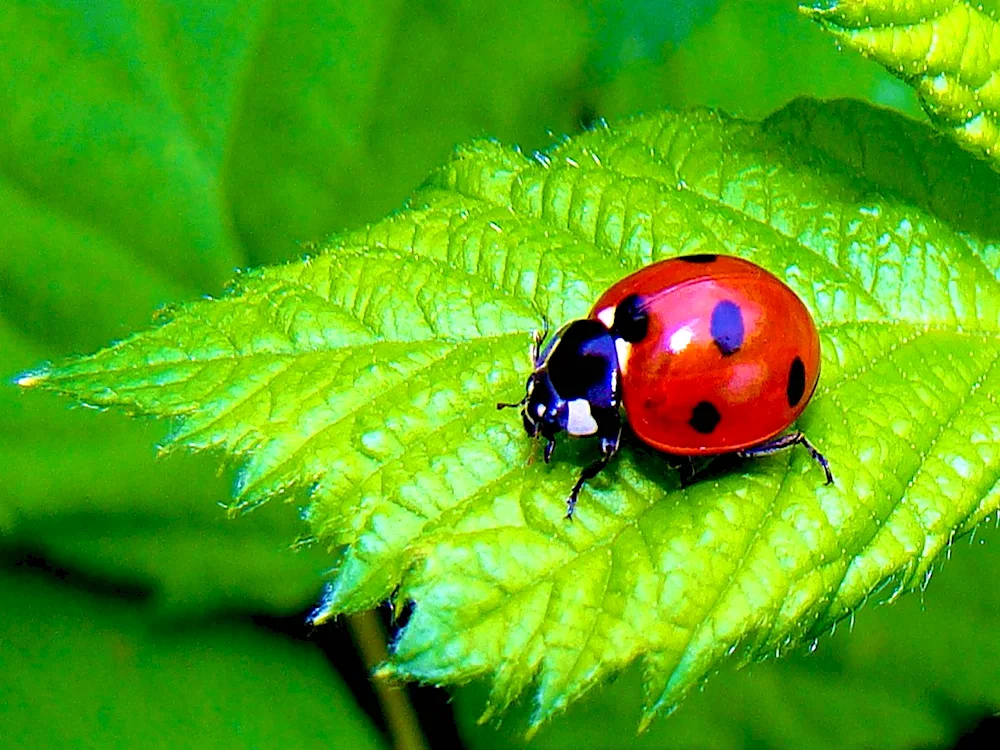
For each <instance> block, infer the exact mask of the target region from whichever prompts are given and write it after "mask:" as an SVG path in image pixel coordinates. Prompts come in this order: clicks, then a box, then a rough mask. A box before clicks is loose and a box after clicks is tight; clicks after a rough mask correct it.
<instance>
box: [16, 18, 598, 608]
mask: <svg viewBox="0 0 1000 750" xmlns="http://www.w3.org/2000/svg"><path fill="white" fill-rule="evenodd" d="M40 7H41V6H40V5H39V3H37V2H31V1H29V0H9V1H8V2H5V3H4V4H3V11H2V12H0V47H2V48H3V50H4V54H3V55H0V77H2V79H3V81H4V85H3V86H2V87H0V111H2V112H3V117H0V225H2V227H3V240H2V246H0V477H2V479H3V481H2V482H0V531H2V533H3V542H4V546H6V547H15V548H17V549H19V550H20V549H30V550H32V551H33V552H35V553H39V554H44V555H45V556H46V559H48V560H50V561H51V562H52V563H53V564H56V565H59V566H63V567H66V566H69V567H72V568H74V569H76V570H81V571H86V572H87V573H88V574H90V575H94V576H97V577H102V578H107V579H110V580H113V581H116V582H121V583H123V584H127V585H129V586H137V587H141V588H143V589H145V590H149V591H150V592H151V593H153V594H154V596H153V598H152V599H151V602H152V603H153V604H154V605H155V606H163V607H174V608H186V609H188V610H189V611H190V610H198V611H199V612H201V613H202V614H203V613H204V612H206V611H209V610H214V609H219V608H224V609H227V610H233V609H236V610H246V609H254V610H256V611H267V612H290V611H298V610H301V609H302V608H304V607H307V606H309V605H310V604H311V603H313V602H314V601H315V599H316V597H317V596H318V595H319V590H320V588H321V585H322V583H321V574H322V571H324V570H325V569H326V568H327V567H328V566H329V558H328V556H327V555H326V554H325V552H324V551H323V550H320V549H318V548H317V549H313V550H302V551H299V552H293V551H292V550H290V549H289V546H290V543H291V541H292V540H294V539H295V538H296V537H299V536H307V535H309V533H310V532H309V529H308V526H307V525H306V524H305V523H304V522H303V521H301V520H300V519H299V518H298V514H297V509H296V508H294V507H291V506H280V505H278V504H275V506H274V507H272V508H268V509H267V510H266V511H264V512H263V513H257V514H254V515H253V516H250V517H248V518H246V519H245V520H243V521H242V522H241V523H239V524H234V523H231V522H229V520H228V519H226V518H225V516H224V514H223V513H221V512H220V511H219V508H218V507H217V506H218V504H219V503H225V502H226V501H227V500H228V498H229V496H230V490H231V487H230V484H231V482H230V477H229V476H228V475H223V476H219V474H220V472H219V471H218V467H217V464H216V462H213V461H212V460H211V459H209V458H208V457H199V458H191V457H189V456H178V457H176V458H174V459H172V460H171V461H170V462H169V463H168V464H167V465H166V466H163V465H158V464H157V463H156V462H155V460H154V454H155V451H154V449H153V447H152V446H153V444H154V443H155V442H156V440H157V439H158V438H159V437H160V436H161V433H160V432H157V429H158V428H157V426H155V425H152V426H151V425H139V424H137V423H135V422H131V421H129V420H126V419H124V418H121V417H119V416H117V415H116V416H114V417H112V416H108V417H105V418H103V419H100V420H97V419H94V418H93V417H92V415H90V414H89V413H87V412H86V411H84V410H80V409H77V410H70V409H67V408H65V405H64V404H62V403H57V402H53V401H52V400H51V399H46V398H44V397H42V398H40V397H38V396H37V395H35V394H27V395H26V394H21V393H18V392H17V389H15V388H13V387H11V386H10V381H11V380H12V379H13V377H14V376H15V374H16V373H17V372H20V371H23V370H24V369H26V368H28V367H31V366H32V365H34V364H36V363H37V362H39V361H41V360H44V359H54V358H59V357H62V356H65V355H66V354H70V353H73V352H81V351H91V350H93V349H95V348H97V347H98V346H101V345H103V344H104V343H105V342H107V341H109V340H116V339H120V338H122V337H124V336H125V335H126V334H127V333H129V332H130V331H133V330H136V329H137V328H139V327H141V326H144V325H145V324H146V323H147V321H148V320H149V316H150V313H151V311H152V310H154V309H156V308H157V307H160V306H161V305H163V304H164V303H166V302H168V301H171V300H181V299H191V298H194V297H196V295H198V294H206V293H207V294H216V293H217V292H218V291H220V290H221V289H222V288H223V285H224V282H225V280H226V279H227V278H229V277H230V276H231V275H232V273H233V269H234V268H235V267H238V266H244V265H254V264H260V263H263V262H273V261H275V260H276V259H285V258H289V257H298V256H300V255H301V253H302V252H303V250H302V244H301V243H302V242H303V241H305V240H309V239H313V238H316V237H322V236H326V235H328V234H329V233H330V232H332V231H334V230H335V229H338V228H340V227H342V226H344V224H345V223H347V222H357V221H359V220H361V219H364V218H370V217H377V216H381V215H382V214H384V213H385V211H387V210H389V209H390V208H391V207H394V206H396V205H398V204H399V202H400V201H401V200H402V198H403V197H404V196H405V195H406V194H407V193H408V192H410V191H411V190H412V189H413V186H414V185H416V184H417V183H418V182H419V180H420V179H422V178H423V177H424V176H425V175H426V174H427V172H428V170H429V169H430V168H431V167H432V166H434V165H436V164H438V163H440V162H441V161H442V160H443V159H445V158H446V156H447V154H448V151H449V149H451V147H452V146H453V144H454V143H455V142H456V141H459V140H462V139H466V138H469V137H471V136H472V135H474V134H477V133H482V132H490V133H495V134H497V135H500V136H502V137H504V138H506V139H511V140H521V141H525V142H529V143H538V142H541V141H543V140H547V138H548V136H546V135H545V130H546V128H548V127H554V128H558V129H565V128H569V127H572V125H573V123H574V122H575V121H576V116H577V115H576V113H577V106H578V105H577V102H576V98H575V95H574V91H575V89H574V81H575V80H576V78H577V75H578V74H577V69H578V67H579V62H580V60H581V59H582V57H583V55H584V54H585V52H586V50H585V40H584V37H583V29H584V26H585V19H583V18H582V12H581V11H580V10H579V9H577V8H576V7H575V4H574V3H570V2H566V1H565V0H553V2H546V3H542V4H539V3H536V2H533V0H530V1H529V0H518V1H515V2H508V3H502V4H492V5H489V6H488V7H478V6H476V5H475V4H469V3H464V2H443V3H433V4H431V5H428V4H425V3H402V2H394V3H372V2H364V1H362V2H352V3H344V2H341V1H340V0H306V2H297V3H292V4H289V3H270V4H265V3H256V2H246V0H221V1H218V0H171V1H170V2H164V1H157V0H152V1H149V2H143V3H139V4H137V3H134V2H122V0H88V2H86V3H72V2H57V3H50V4H46V5H45V7H44V12H43V11H42V10H40ZM386 165H391V168H390V169H386V168H385V166H386ZM359 217H360V219H359Z"/></svg>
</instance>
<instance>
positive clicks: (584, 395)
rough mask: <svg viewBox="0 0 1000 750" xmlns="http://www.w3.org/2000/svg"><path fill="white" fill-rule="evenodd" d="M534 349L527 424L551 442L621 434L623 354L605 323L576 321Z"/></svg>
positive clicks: (526, 400)
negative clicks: (568, 437)
mask: <svg viewBox="0 0 1000 750" xmlns="http://www.w3.org/2000/svg"><path fill="white" fill-rule="evenodd" d="M540 343H541V342H540V341H536V344H535V346H534V347H533V348H532V360H533V361H532V364H533V366H534V372H532V373H531V376H530V377H529V378H528V382H527V384H526V386H525V394H524V398H523V399H522V400H521V401H520V402H519V403H517V404H502V405H500V406H520V407H521V417H522V419H523V421H524V429H525V431H526V432H527V433H528V435H530V436H531V437H537V436H539V435H541V436H542V437H544V438H546V439H547V440H549V441H550V442H551V441H552V439H553V438H554V437H555V435H556V434H557V433H559V432H561V431H563V430H565V431H566V432H568V433H569V434H570V435H575V436H578V437H579V436H584V435H598V434H600V435H602V436H603V435H604V434H605V433H607V432H609V431H613V432H614V433H615V434H617V432H618V430H619V427H620V417H619V415H618V404H619V402H620V394H619V377H618V354H617V352H616V350H615V341H614V338H613V337H612V336H611V333H610V332H609V331H608V329H607V328H606V327H605V326H604V324H603V323H601V322H600V321H597V320H589V319H583V320H574V321H573V322H571V323H567V324H566V325H565V326H563V327H562V328H560V329H559V330H558V331H556V333H555V335H554V336H553V337H552V338H551V339H550V340H549V342H548V343H547V344H546V345H545V347H544V348H542V347H541V346H540Z"/></svg>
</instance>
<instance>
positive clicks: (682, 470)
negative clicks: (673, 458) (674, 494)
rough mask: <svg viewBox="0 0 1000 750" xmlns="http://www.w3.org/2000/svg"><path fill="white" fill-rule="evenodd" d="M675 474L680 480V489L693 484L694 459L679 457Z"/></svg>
mask: <svg viewBox="0 0 1000 750" xmlns="http://www.w3.org/2000/svg"><path fill="white" fill-rule="evenodd" d="M678 459H679V460H678V462H677V473H678V475H679V476H680V480H681V489H683V488H685V487H688V486H690V485H692V484H694V475H695V470H694V459H693V458H691V456H679V457H678Z"/></svg>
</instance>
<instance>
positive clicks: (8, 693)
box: [0, 572, 384, 748]
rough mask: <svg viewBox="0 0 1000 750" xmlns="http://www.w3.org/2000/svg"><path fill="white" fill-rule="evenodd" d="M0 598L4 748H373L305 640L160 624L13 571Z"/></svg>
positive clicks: (368, 731) (347, 696)
mask: <svg viewBox="0 0 1000 750" xmlns="http://www.w3.org/2000/svg"><path fill="white" fill-rule="evenodd" d="M0 597H2V598H3V601H5V602H10V603H14V602H16V604H17V606H9V607H7V608H6V611H5V612H4V618H3V622H2V624H0V642H2V643H3V648H2V649H0V670H2V672H3V675H4V679H3V682H2V684H0V726H3V732H4V744H5V745H6V746H7V747H11V748H22V747H23V748H29V747H79V748H91V747H93V748H107V747H184V746H190V745H191V740H192V738H194V737H196V738H197V744H198V745H200V746H204V747H219V748H224V747H234V748H235V747H316V746H327V747H334V746H337V747H350V748H355V747H356V748H379V747H384V743H383V742H382V740H381V737H380V736H379V734H378V732H377V731H376V730H375V728H374V727H372V726H371V723H370V721H369V720H368V718H367V717H366V716H365V715H364V714H363V713H361V711H360V709H359V708H358V707H357V705H356V704H355V702H354V700H353V697H352V696H351V693H350V691H349V690H348V689H347V688H346V686H344V685H343V683H341V681H340V679H339V678H338V677H337V675H336V674H335V673H333V672H332V671H331V670H330V667H329V664H328V663H327V661H326V659H325V658H324V656H323V653H322V652H321V651H320V650H319V649H318V648H316V647H315V646H314V645H312V644H304V643H291V642H289V641H287V640H286V639H284V638H280V637H277V636H274V635H272V634H268V633H264V632H262V631H261V630H257V629H253V628H249V627H247V626H244V625H239V624H234V623H225V624H221V625H215V626H204V625H202V626H199V627H187V628H182V629H178V628H176V627H164V624H163V623H162V622H160V623H158V624H157V623H151V622H149V621H148V620H146V619H143V618H142V617H141V616H139V615H138V614H137V613H136V611H135V608H134V607H131V606H129V605H126V604H122V603H120V602H116V601H114V600H112V599H109V598H107V597H104V598H101V597H97V596H94V595H88V594H84V593H81V592H79V591H75V590H73V589H72V588H70V587H68V586H66V585H60V584H57V583H53V582H51V581H46V580H43V579H41V578H40V577H39V576H30V575H26V574H23V573H22V574H12V573H10V572H4V573H3V574H2V575H0ZM262 707H266V710H262Z"/></svg>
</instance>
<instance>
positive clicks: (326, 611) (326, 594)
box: [306, 583, 337, 626]
mask: <svg viewBox="0 0 1000 750" xmlns="http://www.w3.org/2000/svg"><path fill="white" fill-rule="evenodd" d="M334 598H335V597H334V591H333V584H332V583H326V584H324V585H323V593H322V594H320V598H319V604H317V605H316V607H315V608H314V609H313V611H312V612H310V613H309V615H308V616H307V617H306V623H307V624H309V625H312V626H316V625H322V624H323V623H324V622H326V621H327V620H329V619H330V618H331V617H333V616H334V615H335V614H336V613H337V612H336V608H335V607H334Z"/></svg>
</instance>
